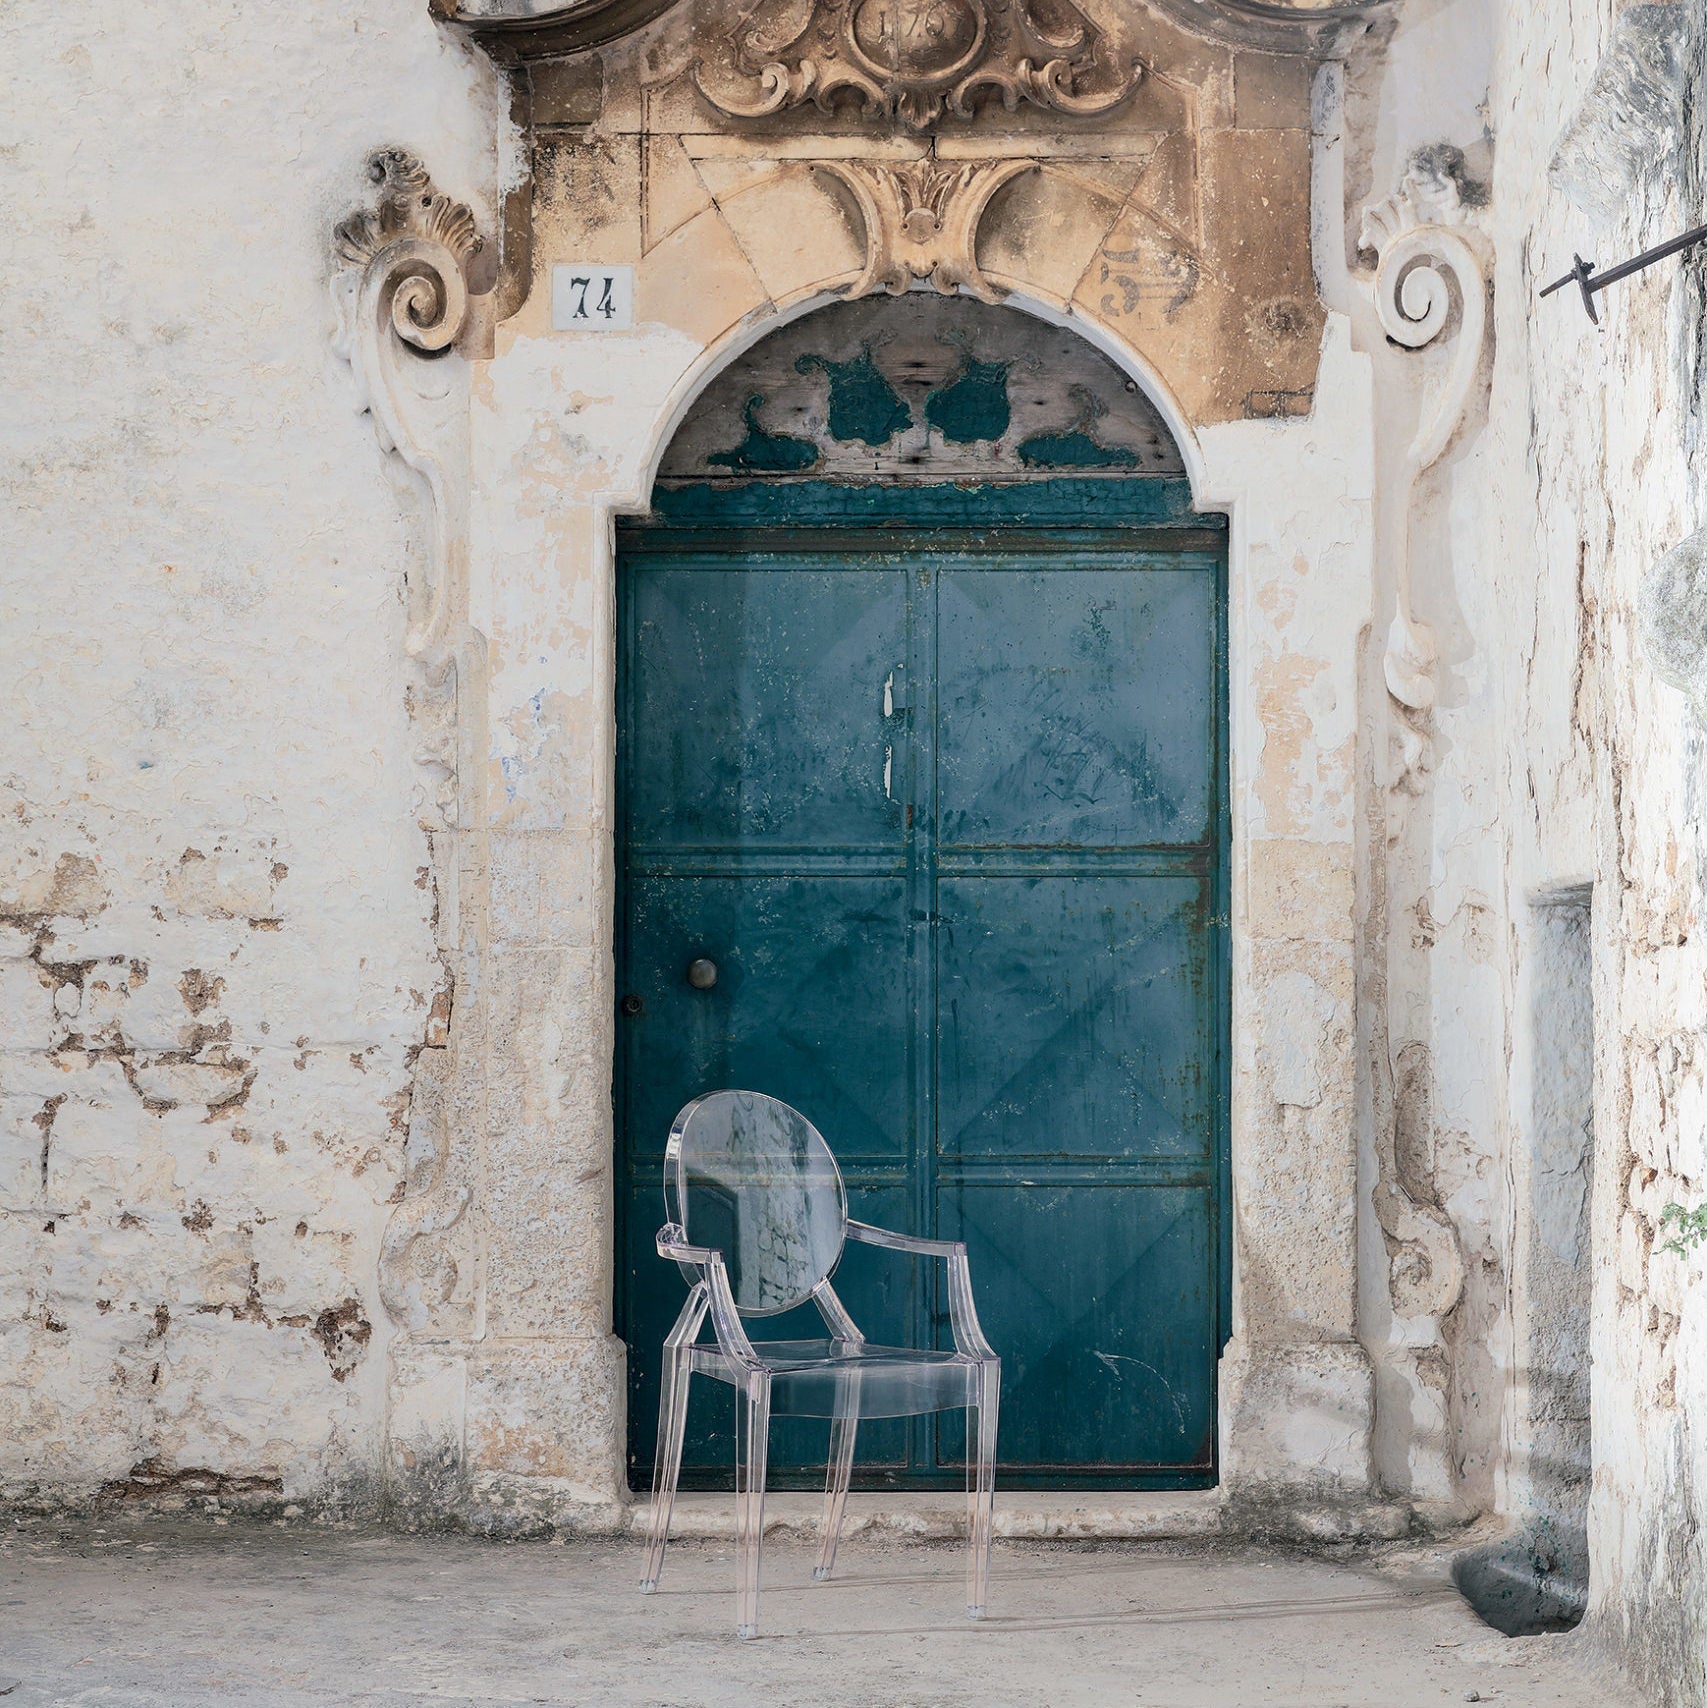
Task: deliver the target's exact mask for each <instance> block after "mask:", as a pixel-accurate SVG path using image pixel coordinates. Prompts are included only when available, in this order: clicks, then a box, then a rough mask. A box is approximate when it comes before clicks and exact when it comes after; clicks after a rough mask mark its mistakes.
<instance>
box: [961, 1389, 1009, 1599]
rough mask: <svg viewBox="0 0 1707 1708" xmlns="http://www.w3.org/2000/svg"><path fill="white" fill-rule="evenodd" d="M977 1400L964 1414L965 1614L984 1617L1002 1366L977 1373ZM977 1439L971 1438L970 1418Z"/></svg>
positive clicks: (988, 1579)
mask: <svg viewBox="0 0 1707 1708" xmlns="http://www.w3.org/2000/svg"><path fill="white" fill-rule="evenodd" d="M977 1391H978V1399H977V1404H976V1405H975V1406H969V1407H968V1408H967V1412H966V1531H967V1534H966V1611H967V1613H968V1614H969V1615H970V1616H971V1617H972V1618H974V1619H982V1618H983V1617H984V1609H985V1606H986V1604H987V1602H988V1599H989V1593H990V1523H991V1514H992V1508H993V1506H994V1502H995V1493H996V1414H997V1411H998V1410H999V1409H1000V1405H1001V1397H1002V1367H1001V1365H1000V1364H997V1363H995V1362H994V1361H992V1362H990V1363H987V1364H984V1365H983V1366H981V1367H980V1369H979V1371H978V1390H977ZM974 1418H976V1419H977V1425H976V1427H977V1439H976V1443H974V1439H973V1427H974V1425H973V1419H974Z"/></svg>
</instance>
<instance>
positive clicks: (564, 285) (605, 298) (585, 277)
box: [551, 263, 634, 332]
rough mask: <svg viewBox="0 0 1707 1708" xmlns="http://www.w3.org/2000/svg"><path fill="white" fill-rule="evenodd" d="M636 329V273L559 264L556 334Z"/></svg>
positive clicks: (554, 286) (554, 272) (555, 270)
mask: <svg viewBox="0 0 1707 1708" xmlns="http://www.w3.org/2000/svg"><path fill="white" fill-rule="evenodd" d="M633 325H634V269H633V268H632V267H592V266H587V265H585V264H574V263H571V264H568V265H563V264H558V265H555V266H553V267H552V269H551V329H552V331H553V332H627V331H629V330H630V329H631V328H632V327H633Z"/></svg>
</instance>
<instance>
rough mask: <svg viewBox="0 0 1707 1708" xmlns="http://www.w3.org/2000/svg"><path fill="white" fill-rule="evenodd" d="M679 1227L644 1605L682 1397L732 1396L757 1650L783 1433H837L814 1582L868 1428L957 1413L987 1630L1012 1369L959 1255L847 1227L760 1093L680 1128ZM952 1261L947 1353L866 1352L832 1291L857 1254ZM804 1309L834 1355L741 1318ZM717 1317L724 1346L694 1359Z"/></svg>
mask: <svg viewBox="0 0 1707 1708" xmlns="http://www.w3.org/2000/svg"><path fill="white" fill-rule="evenodd" d="M664 1198H665V1205H666V1210H667V1213H668V1215H669V1221H668V1222H667V1223H666V1224H665V1226H664V1227H663V1228H662V1229H660V1231H659V1234H658V1254H659V1256H661V1257H665V1258H671V1259H673V1260H674V1261H675V1262H676V1263H678V1264H679V1265H680V1266H681V1268H682V1272H683V1273H684V1275H685V1276H686V1277H687V1279H688V1281H689V1283H690V1286H689V1290H688V1297H687V1303H686V1304H684V1305H683V1306H682V1314H681V1315H680V1316H679V1317H678V1318H677V1319H676V1326H675V1327H674V1328H673V1329H672V1330H671V1331H670V1335H669V1338H668V1339H667V1340H666V1341H665V1342H664V1370H663V1377H664V1380H663V1393H662V1396H661V1399H660V1403H659V1407H658V1463H657V1471H656V1474H655V1478H654V1481H653V1487H652V1522H651V1533H650V1538H649V1541H648V1544H647V1551H646V1576H645V1578H644V1579H643V1580H642V1581H641V1585H640V1587H641V1589H642V1590H645V1591H651V1590H654V1589H656V1588H657V1587H658V1577H659V1573H660V1572H661V1571H662V1570H663V1565H664V1547H665V1543H666V1542H667V1541H668V1539H669V1533H670V1511H671V1508H672V1507H673V1506H674V1504H675V1498H676V1479H677V1476H678V1475H679V1473H680V1471H681V1463H682V1438H683V1435H684V1434H685V1432H686V1428H687V1406H688V1384H689V1381H690V1379H691V1378H692V1377H693V1376H695V1375H696V1374H697V1375H701V1376H710V1377H712V1378H714V1379H715V1380H716V1381H719V1382H727V1383H729V1384H730V1385H731V1386H733V1387H734V1388H735V1389H736V1398H735V1417H736V1427H735V1517H736V1537H737V1542H736V1555H737V1574H738V1585H737V1595H736V1624H735V1628H736V1630H737V1632H738V1633H739V1634H740V1635H741V1636H743V1637H752V1636H756V1635H757V1633H758V1623H759V1557H760V1549H761V1545H762V1541H763V1533H764V1499H765V1462H766V1453H767V1448H768V1444H769V1435H770V1420H771V1418H772V1417H826V1418H830V1419H832V1420H833V1421H832V1423H831V1428H830V1461H829V1471H828V1474H827V1476H826V1478H825V1500H824V1536H823V1542H822V1545H821V1546H820V1548H819V1552H818V1564H817V1566H816V1568H815V1569H814V1571H813V1573H812V1575H813V1577H814V1578H815V1579H816V1580H817V1581H818V1582H820V1583H821V1582H823V1581H824V1579H826V1578H828V1577H829V1575H830V1573H831V1571H832V1570H833V1568H834V1566H835V1561H836V1543H837V1540H838V1538H839V1536H840V1534H841V1526H842V1513H843V1510H844V1508H845V1506H846V1504H847V1495H848V1482H849V1479H850V1478H851V1476H852V1473H853V1459H854V1438H855V1433H856V1431H857V1429H858V1426H859V1420H860V1419H861V1418H867V1417H869V1418H879V1417H916V1416H919V1415H922V1414H924V1413H927V1412H939V1411H957V1410H959V1409H961V1408H962V1407H964V1408H965V1409H966V1411H967V1414H968V1415H967V1420H966V1445H967V1454H966V1504H967V1524H968V1539H967V1560H966V1601H967V1611H968V1612H969V1613H970V1614H971V1616H972V1617H973V1618H974V1619H979V1618H982V1617H983V1615H984V1606H985V1600H986V1596H987V1586H988V1582H989V1567H990V1508H991V1500H992V1496H993V1494H994V1491H995V1472H996V1410H997V1405H998V1403H999V1400H1000V1396H1001V1370H1002V1366H1001V1360H1000V1359H998V1358H997V1357H996V1355H995V1353H994V1352H992V1351H991V1350H990V1346H989V1343H988V1342H987V1341H986V1340H985V1339H984V1334H983V1331H982V1330H981V1329H980V1328H979V1326H978V1313H977V1312H976V1310H974V1309H973V1304H972V1279H971V1273H970V1271H969V1270H968V1268H967V1263H966V1247H965V1246H964V1245H962V1244H961V1243H960V1242H959V1241H957V1240H932V1239H914V1238H911V1237H910V1236H908V1235H905V1234H892V1233H886V1232H885V1231H884V1230H883V1229H882V1228H873V1227H868V1226H866V1225H865V1224H864V1223H863V1222H855V1221H850V1220H849V1219H848V1206H847V1194H846V1192H845V1191H844V1190H843V1187H842V1177H841V1172H840V1170H839V1169H838V1168H837V1167H836V1159H835V1158H834V1157H833V1156H832V1155H831V1154H830V1147H829V1146H828V1145H827V1144H825V1142H824V1140H823V1138H822V1136H821V1135H820V1134H819V1132H818V1130H817V1128H816V1127H814V1126H813V1125H812V1123H811V1122H810V1121H808V1120H807V1119H806V1117H805V1116H804V1115H802V1114H800V1113H799V1112H798V1111H797V1110H795V1109H791V1108H790V1107H789V1106H788V1105H787V1104H786V1103H779V1102H778V1101H777V1100H776V1099H775V1098H774V1097H766V1096H763V1095H762V1094H761V1093H758V1092H753V1091H714V1092H712V1093H710V1094H709V1095H708V1096H705V1097H699V1098H696V1099H695V1100H694V1101H693V1102H692V1103H690V1104H688V1106H687V1107H686V1108H685V1109H683V1110H682V1112H681V1113H680V1114H679V1115H678V1116H677V1117H676V1119H675V1124H674V1125H673V1126H672V1127H671V1129H670V1142H669V1147H668V1149H667V1151H666V1152H665V1159H664ZM850 1239H852V1240H859V1241H862V1242H864V1243H865V1244H867V1245H874V1246H885V1247H888V1248H889V1249H891V1250H893V1251H897V1252H904V1253H911V1254H913V1255H915V1256H919V1257H929V1258H938V1259H941V1260H942V1261H943V1262H944V1263H945V1264H946V1266H947V1279H948V1305H949V1320H950V1323H951V1325H952V1328H953V1331H954V1346H955V1350H954V1351H953V1352H940V1351H931V1350H926V1349H922V1348H911V1347H896V1346H873V1345H870V1344H869V1343H868V1342H867V1341H866V1339H865V1337H864V1335H862V1334H861V1333H860V1331H859V1328H858V1327H857V1326H856V1324H855V1323H854V1320H853V1318H852V1317H850V1316H849V1315H848V1313H847V1311H846V1310H845V1309H844V1308H843V1306H842V1302H841V1300H840V1299H838V1298H837V1297H836V1293H835V1289H834V1288H833V1287H832V1286H831V1285H830V1277H831V1275H833V1274H834V1273H835V1269H836V1265H837V1263H838V1262H839V1261H840V1260H841V1255H842V1247H843V1244H844V1242H845V1241H847V1240H850ZM809 1299H810V1300H811V1301H812V1302H813V1303H814V1304H815V1305H816V1306H817V1307H818V1311H819V1314H820V1315H821V1316H822V1317H823V1319H824V1327H825V1329H826V1330H827V1331H828V1338H827V1339H824V1340H773V1341H763V1340H761V1341H758V1342H756V1343H755V1342H753V1341H751V1340H749V1339H748V1338H747V1331H746V1330H745V1328H743V1326H742V1319H743V1318H744V1317H764V1316H777V1315H780V1314H781V1313H782V1312H784V1311H788V1310H792V1309H793V1308H794V1307H795V1306H797V1305H803V1304H805V1303H806V1302H807V1300H809ZM708 1313H709V1315H710V1317H711V1324H712V1329H713V1332H714V1334H715V1337H716V1339H715V1343H714V1344H707V1345H703V1346H702V1345H700V1344H699V1336H700V1331H701V1329H702V1328H703V1326H704V1323H705V1319H706V1316H707V1314H708Z"/></svg>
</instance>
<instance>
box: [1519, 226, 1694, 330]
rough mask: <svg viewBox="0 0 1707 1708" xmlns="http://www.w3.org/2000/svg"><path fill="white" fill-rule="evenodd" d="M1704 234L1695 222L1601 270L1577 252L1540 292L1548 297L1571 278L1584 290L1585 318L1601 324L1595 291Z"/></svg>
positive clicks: (1638, 270)
mask: <svg viewBox="0 0 1707 1708" xmlns="http://www.w3.org/2000/svg"><path fill="white" fill-rule="evenodd" d="M1704 237H1707V225H1698V226H1696V227H1695V228H1694V230H1692V231H1686V232H1684V234H1683V235H1682V236H1681V237H1674V238H1672V239H1670V241H1669V242H1666V243H1661V244H1657V245H1655V247H1654V248H1652V249H1644V250H1643V251H1642V253H1641V254H1640V255H1638V256H1636V257H1635V258H1634V259H1632V260H1629V261H1621V262H1620V263H1619V264H1618V265H1617V266H1616V267H1608V268H1607V269H1606V271H1605V272H1604V273H1597V272H1596V271H1595V270H1594V263H1593V262H1592V261H1585V260H1584V259H1583V258H1582V256H1580V255H1573V256H1572V257H1571V259H1572V260H1573V261H1574V262H1575V263H1576V265H1575V266H1574V267H1572V268H1571V270H1570V272H1568V273H1567V274H1566V275H1565V276H1564V277H1563V278H1562V279H1555V280H1554V281H1553V282H1552V284H1550V285H1548V286H1547V287H1546V288H1545V289H1544V290H1543V291H1542V292H1541V294H1542V296H1544V297H1550V296H1551V295H1552V294H1553V293H1554V291H1556V290H1559V289H1560V288H1561V287H1562V286H1565V285H1568V284H1570V283H1571V282H1572V281H1573V280H1574V281H1575V282H1576V285H1577V287H1578V289H1579V290H1581V292H1582V293H1583V307H1584V308H1586V309H1587V310H1588V317H1589V319H1590V320H1592V321H1593V322H1594V323H1595V325H1596V326H1598V325H1599V324H1600V312H1599V310H1598V309H1596V308H1595V306H1594V293H1595V292H1596V291H1603V290H1605V289H1606V287H1607V286H1608V285H1615V284H1617V283H1618V281H1619V280H1620V279H1627V278H1629V277H1630V275H1631V274H1632V273H1639V272H1641V271H1642V269H1643V268H1644V267H1651V266H1653V264H1654V263H1655V262H1656V261H1663V260H1665V258H1666V257H1667V256H1668V255H1676V254H1679V253H1680V252H1681V251H1683V250H1685V249H1688V248H1689V247H1690V246H1691V245H1693V244H1696V243H1699V242H1700V241H1701V240H1702V238H1704Z"/></svg>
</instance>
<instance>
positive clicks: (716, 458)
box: [705, 397, 818, 474]
mask: <svg viewBox="0 0 1707 1708" xmlns="http://www.w3.org/2000/svg"><path fill="white" fill-rule="evenodd" d="M763 402H764V399H763V398H761V397H749V398H748V399H747V401H746V404H745V406H744V407H743V408H742V410H741V419H742V420H743V421H745V422H746V424H747V436H746V438H745V439H743V440H742V441H741V443H740V444H738V445H736V446H735V447H734V449H733V450H728V451H713V452H712V453H711V455H710V456H708V457H707V458H706V459H705V460H706V461H707V462H708V463H711V464H714V465H715V466H716V467H718V468H726V469H736V470H738V471H740V472H741V473H743V474H804V473H805V472H806V470H807V469H809V468H811V467H812V466H813V464H815V463H816V462H817V461H818V447H817V446H816V445H814V444H813V443H812V442H811V440H809V439H796V438H792V437H791V436H790V435H789V434H787V433H767V432H766V431H765V430H764V428H763V427H761V426H760V425H759V405H760V404H761V403H763Z"/></svg>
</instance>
